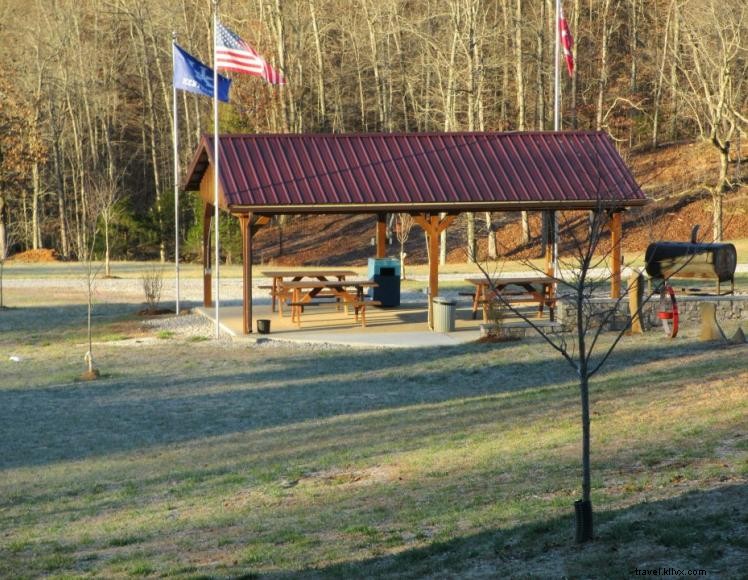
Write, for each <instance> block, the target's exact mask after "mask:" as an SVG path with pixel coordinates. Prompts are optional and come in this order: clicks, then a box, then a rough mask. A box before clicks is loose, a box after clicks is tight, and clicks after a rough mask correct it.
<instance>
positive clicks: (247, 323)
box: [239, 214, 252, 334]
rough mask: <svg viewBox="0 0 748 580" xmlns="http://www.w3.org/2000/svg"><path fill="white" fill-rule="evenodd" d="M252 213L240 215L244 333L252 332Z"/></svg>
mask: <svg viewBox="0 0 748 580" xmlns="http://www.w3.org/2000/svg"><path fill="white" fill-rule="evenodd" d="M251 223H252V214H248V215H239V227H240V229H241V232H242V283H243V286H242V319H243V326H244V334H252V231H251V226H250V224H251Z"/></svg>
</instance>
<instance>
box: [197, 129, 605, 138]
mask: <svg viewBox="0 0 748 580" xmlns="http://www.w3.org/2000/svg"><path fill="white" fill-rule="evenodd" d="M218 135H219V138H221V139H226V138H229V139H246V138H251V139H272V138H277V137H283V138H284V139H290V138H294V139H302V138H315V139H317V138H320V139H341V138H348V139H350V138H359V137H376V138H395V137H442V138H443V137H449V136H456V137H465V136H476V137H478V136H487V137H519V136H530V135H543V136H547V135H559V136H570V137H571V136H574V135H602V136H605V137H608V138H610V136H609V135H608V133H607V132H606V131H597V130H594V129H575V130H571V131H551V130H545V131H541V130H532V131H423V132H407V133H406V132H404V131H395V132H381V133H378V132H363V133H219V134H218ZM201 136H202V137H205V138H209V139H212V138H213V133H202V135H201Z"/></svg>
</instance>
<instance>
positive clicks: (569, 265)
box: [480, 204, 659, 542]
mask: <svg viewBox="0 0 748 580" xmlns="http://www.w3.org/2000/svg"><path fill="white" fill-rule="evenodd" d="M610 222H611V214H610V213H609V210H608V209H606V208H604V207H603V206H602V204H600V205H599V206H598V207H597V209H596V210H594V211H593V212H592V213H591V216H590V220H589V223H588V222H587V220H586V219H582V218H581V217H580V214H579V212H571V213H570V212H559V230H560V231H561V232H563V235H564V236H565V237H566V239H567V240H566V241H567V242H568V244H567V245H568V248H569V250H568V253H567V254H566V255H565V257H563V258H561V257H560V258H559V270H558V273H557V275H556V276H555V278H554V280H555V283H556V286H557V294H556V297H555V299H558V298H563V300H564V301H568V302H570V303H571V304H572V305H573V308H572V309H571V310H572V311H573V313H574V314H573V320H570V321H569V322H568V324H565V327H564V328H563V330H562V331H558V330H557V329H555V328H551V329H549V328H548V327H546V326H543V325H540V324H538V323H537V320H536V319H533V318H530V317H529V316H528V315H527V314H526V313H525V312H524V311H522V310H520V309H519V308H518V307H517V306H516V305H515V304H512V303H511V301H510V300H511V298H507V297H506V296H505V295H503V294H502V293H501V292H499V291H498V290H497V289H496V286H494V283H493V274H494V272H493V271H492V270H490V269H489V266H488V264H485V265H483V266H480V267H481V270H482V271H483V274H484V275H485V276H486V277H487V278H488V280H489V282H490V286H491V289H492V294H493V296H494V297H495V299H496V301H497V303H498V305H499V306H500V307H501V308H502V309H505V310H507V311H509V312H511V313H513V314H514V315H515V316H518V317H520V318H521V319H522V320H524V322H525V323H527V324H528V325H529V326H530V328H532V329H533V331H534V332H535V333H536V334H537V335H538V336H540V337H541V338H542V339H543V340H544V341H545V342H546V343H547V344H549V345H550V346H551V347H552V348H553V350H555V351H556V352H557V353H558V354H559V355H560V356H561V357H562V358H563V359H564V360H565V361H566V362H567V363H568V364H569V366H570V367H571V369H572V370H573V371H574V374H575V375H576V377H577V380H578V385H579V396H580V408H581V424H582V425H581V426H582V438H581V439H582V453H581V458H582V485H581V492H582V493H581V499H580V500H578V501H577V502H576V503H575V512H576V515H577V518H578V519H577V541H578V542H586V541H589V540H592V538H593V533H592V532H593V528H592V501H591V489H592V484H591V466H590V451H591V448H590V434H591V431H590V427H591V425H590V384H591V379H592V378H593V377H594V376H595V375H596V374H597V373H598V372H599V371H600V369H601V368H602V367H603V365H605V363H606V362H607V361H608V360H609V358H610V356H611V355H612V354H613V351H614V350H615V348H616V346H618V344H619V342H620V340H621V339H622V338H623V336H624V334H625V332H626V330H627V329H628V326H629V325H630V323H631V319H632V318H634V317H638V316H639V315H640V314H641V308H640V309H639V310H638V311H637V312H630V313H629V316H628V318H627V319H626V322H625V323H624V324H621V325H620V326H619V325H618V323H619V322H620V318H621V316H622V313H623V312H624V310H623V309H624V300H625V299H626V297H627V291H623V292H622V293H621V295H620V297H619V298H617V299H610V300H609V301H601V300H599V298H600V297H601V295H602V294H603V293H607V292H609V287H610V283H611V282H612V276H613V274H612V272H611V269H610V262H611V258H612V256H613V255H614V249H615V248H614V247H612V245H611V246H607V245H606V244H605V243H604V241H605V239H606V238H607V234H608V233H609V224H610ZM524 263H525V266H526V267H527V268H528V269H530V270H533V271H535V272H537V273H538V275H546V273H545V272H543V271H542V270H539V269H538V268H537V267H536V266H534V265H533V264H532V263H531V262H530V261H529V260H528V261H526V262H524ZM656 291H657V292H659V289H656ZM653 295H654V294H653V293H650V294H649V295H647V296H646V297H645V298H644V300H643V301H642V307H643V306H644V305H646V304H647V303H648V302H649V301H650V300H651V298H652V296H653ZM608 330H614V333H613V334H612V336H611V337H610V338H609V339H607V340H603V333H604V332H605V331H608Z"/></svg>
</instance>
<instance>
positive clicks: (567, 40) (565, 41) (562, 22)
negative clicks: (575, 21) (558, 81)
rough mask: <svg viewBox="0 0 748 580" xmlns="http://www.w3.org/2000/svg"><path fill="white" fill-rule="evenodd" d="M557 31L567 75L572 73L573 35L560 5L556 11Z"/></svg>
mask: <svg viewBox="0 0 748 580" xmlns="http://www.w3.org/2000/svg"><path fill="white" fill-rule="evenodd" d="M558 32H559V34H560V36H561V46H562V47H563V48H564V59H566V70H568V71H569V76H572V74H573V73H574V55H573V54H572V53H571V47H572V46H574V37H573V36H572V35H571V30H569V23H568V22H566V18H564V7H563V6H561V7H560V10H559V13H558Z"/></svg>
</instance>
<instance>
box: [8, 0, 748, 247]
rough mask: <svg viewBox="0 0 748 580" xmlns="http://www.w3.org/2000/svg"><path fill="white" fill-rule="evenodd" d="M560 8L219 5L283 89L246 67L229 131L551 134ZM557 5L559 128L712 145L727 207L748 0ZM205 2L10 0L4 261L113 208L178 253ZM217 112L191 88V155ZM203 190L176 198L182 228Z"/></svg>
mask: <svg viewBox="0 0 748 580" xmlns="http://www.w3.org/2000/svg"><path fill="white" fill-rule="evenodd" d="M554 5H555V2H554V1H553V0H495V1H488V0H418V1H398V0H349V1H341V0H283V1H281V0H249V1H247V0H243V1H232V0H225V1H223V2H221V3H220V6H219V11H220V15H221V20H222V22H223V23H224V24H226V25H227V26H229V27H230V28H231V29H232V30H234V31H235V32H236V33H238V34H239V35H240V36H241V37H242V38H243V39H244V40H246V41H247V42H249V43H250V44H251V45H252V46H253V47H254V48H255V49H256V50H257V51H258V52H259V53H260V54H262V55H264V56H265V57H266V59H267V60H268V61H269V62H270V63H271V64H273V66H275V67H276V68H278V69H279V70H280V71H281V72H282V73H283V74H284V75H285V77H286V79H287V81H288V84H287V85H285V86H283V87H271V86H269V85H266V84H265V83H263V81H261V80H260V79H258V78H256V77H250V76H246V75H234V76H233V78H234V81H233V87H232V91H231V103H230V104H227V105H221V110H220V117H221V130H222V131H244V132H331V131H334V132H361V131H459V130H471V131H472V130H476V131H483V130H491V131H494V130H536V129H537V130H550V129H552V128H553V72H554V67H553V51H554V36H555V24H554V19H555V14H554ZM564 9H565V14H566V18H567V20H568V22H569V25H570V28H571V31H572V33H573V35H574V37H575V43H574V49H573V52H574V60H575V62H576V68H575V70H574V74H573V75H572V76H571V77H569V75H567V74H566V71H565V70H564V71H563V77H562V83H563V84H562V95H563V99H562V103H563V128H567V129H568V128H580V129H600V130H605V131H608V132H609V133H610V134H611V136H612V137H613V138H614V139H615V140H616V142H617V143H618V145H619V147H620V150H621V152H622V153H623V154H624V157H626V156H628V155H629V154H630V153H631V152H632V151H640V150H643V149H647V148H652V147H657V146H658V145H660V144H662V143H665V142H673V141H682V140H686V141H694V140H703V141H705V142H707V143H709V144H711V147H710V148H709V151H710V153H709V154H710V155H713V156H714V159H715V160H719V164H718V165H717V166H716V167H718V169H717V170H715V171H714V172H713V173H712V174H710V175H705V176H704V182H705V183H706V184H707V185H708V187H709V189H710V191H711V192H712V193H713V201H714V213H715V216H719V214H720V207H721V200H722V197H723V195H724V194H725V193H726V192H728V191H730V190H731V188H732V187H733V186H734V184H735V181H736V177H735V176H736V175H738V178H737V179H739V175H740V174H739V171H740V170H739V167H738V168H737V169H736V171H732V170H731V167H733V165H730V164H731V163H732V164H738V163H739V157H740V155H739V153H738V152H739V150H740V139H741V138H743V139H745V137H746V131H748V86H747V85H746V83H748V80H747V79H748V5H747V4H746V2H745V1H744V0H585V1H582V0H565V2H564ZM210 10H211V4H210V2H208V1H207V0H202V1H200V2H197V1H195V0H180V1H173V0H169V1H165V0H149V1H148V2H142V1H135V0H105V1H104V0H90V1H86V2H80V1H74V0H28V1H25V2H21V1H19V0H2V1H0V23H2V24H0V45H2V46H3V58H2V61H1V62H0V97H1V98H0V129H1V130H0V216H1V219H0V255H1V256H3V257H4V256H5V255H6V252H7V250H8V249H11V250H13V251H18V250H23V249H35V248H40V247H47V248H53V249H55V250H57V252H58V254H59V255H61V256H64V257H71V258H75V257H77V256H80V255H82V253H83V252H82V249H83V248H85V247H86V245H87V244H88V240H87V234H86V232H87V231H89V230H90V228H87V227H86V224H87V223H90V222H91V221H92V220H93V219H96V216H99V219H100V216H101V215H102V214H104V215H105V216H106V215H109V217H108V218H107V220H108V223H110V224H111V229H112V231H111V239H112V243H113V252H114V257H117V258H133V257H140V258H146V257H151V258H156V257H161V258H162V259H166V258H169V257H170V255H171V254H172V248H173V239H174V232H173V229H172V228H173V191H174V185H173V184H174V176H173V161H172V155H173V153H172V129H173V120H172V113H173V111H172V85H171V83H172V63H171V59H172V54H171V43H172V33H173V32H175V33H176V38H177V42H178V43H179V44H180V45H181V46H182V47H184V48H185V49H186V50H187V51H189V52H190V53H192V54H193V55H195V56H196V57H198V58H199V59H201V60H202V61H203V62H205V63H207V64H210V63H211V49H210V47H211V12H210ZM211 106H212V104H211V100H210V99H209V98H205V97H199V96H195V95H193V94H190V93H185V92H179V99H178V115H179V117H178V118H179V123H178V124H179V133H180V135H179V140H180V151H179V157H180V159H181V162H182V164H183V167H184V163H186V161H187V160H188V159H189V158H190V156H191V154H192V152H193V151H194V148H195V146H196V143H197V140H198V137H199V135H200V133H201V132H203V131H212V125H211ZM736 145H737V146H736ZM195 203H196V201H195V200H194V196H184V197H183V208H184V210H183V215H182V223H183V224H184V228H183V231H182V232H180V236H181V238H182V239H185V240H187V241H189V239H190V237H191V234H190V231H191V230H194V229H195V228H194V223H195V218H194V216H195V214H197V213H199V211H197V208H196V207H195ZM106 208H108V209H106ZM107 212H108V214H107ZM718 223H719V222H718ZM225 227H230V226H229V225H228V224H225ZM720 236H721V229H720V228H719V226H715V230H714V237H715V238H719V237H720ZM228 239H230V236H229V238H228ZM185 247H186V248H187V249H186V252H189V251H190V245H189V243H188V244H187V245H186V246H185Z"/></svg>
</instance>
